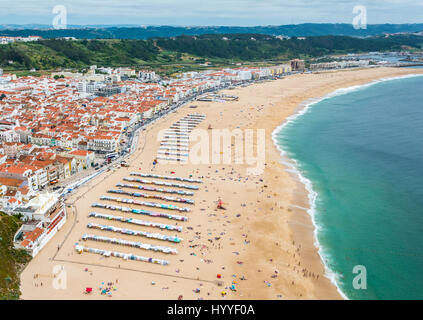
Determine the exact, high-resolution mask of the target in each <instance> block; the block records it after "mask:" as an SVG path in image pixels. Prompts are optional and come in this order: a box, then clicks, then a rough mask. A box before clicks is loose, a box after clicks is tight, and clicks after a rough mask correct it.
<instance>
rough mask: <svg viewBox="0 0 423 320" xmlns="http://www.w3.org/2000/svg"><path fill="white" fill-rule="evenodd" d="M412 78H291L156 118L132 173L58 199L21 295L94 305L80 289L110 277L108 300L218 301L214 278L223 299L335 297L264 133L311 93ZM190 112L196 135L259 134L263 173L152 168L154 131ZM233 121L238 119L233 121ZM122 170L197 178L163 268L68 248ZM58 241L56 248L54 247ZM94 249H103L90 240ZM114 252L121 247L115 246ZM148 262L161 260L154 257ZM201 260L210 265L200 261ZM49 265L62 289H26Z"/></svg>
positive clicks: (296, 186) (293, 181)
mask: <svg viewBox="0 0 423 320" xmlns="http://www.w3.org/2000/svg"><path fill="white" fill-rule="evenodd" d="M412 72H415V73H418V70H417V69H409V70H405V69H395V68H379V69H364V70H363V69H361V70H342V71H336V72H328V73H320V74H304V75H293V76H290V77H287V78H284V79H281V80H277V81H273V82H266V83H260V84H254V85H252V86H249V87H245V88H237V89H234V90H231V91H228V90H224V92H231V93H233V94H235V95H239V101H236V102H226V103H217V102H212V103H208V102H196V105H198V107H197V109H195V110H192V109H190V108H189V104H187V105H185V106H183V107H181V108H180V109H178V111H177V112H175V113H172V114H169V115H167V116H166V117H165V118H163V119H160V120H159V121H157V122H156V123H155V125H154V126H151V127H150V128H148V129H147V130H146V131H144V132H141V133H140V136H139V140H138V145H137V150H136V151H135V152H134V154H133V155H131V156H130V157H129V159H128V162H129V163H130V167H131V168H128V169H127V168H119V169H115V170H111V172H108V173H104V174H102V175H100V176H99V177H95V178H94V179H92V180H91V181H90V182H88V183H87V184H86V185H84V186H81V188H80V190H78V191H77V192H75V193H74V194H73V195H71V196H70V198H69V199H68V201H67V203H68V204H70V203H72V204H73V208H72V209H70V208H69V209H68V222H67V223H66V224H65V226H64V227H63V228H62V230H60V232H58V234H57V235H56V236H55V238H53V239H52V240H51V241H50V243H48V244H47V245H46V247H45V248H44V249H43V250H42V251H41V252H40V253H39V255H38V256H37V257H35V258H34V259H33V261H31V263H30V264H29V265H28V267H27V268H26V269H25V270H24V272H23V273H22V275H21V291H22V293H23V294H22V298H23V299H51V297H52V295H53V294H54V298H55V299H101V298H104V297H102V296H100V295H98V294H96V295H92V296H85V295H83V294H82V293H81V292H82V289H83V288H84V287H85V286H92V287H94V288H96V287H98V284H99V283H100V282H101V281H109V280H110V279H111V278H112V279H115V278H116V280H117V278H118V279H119V288H118V291H117V292H116V294H114V296H113V298H112V299H115V298H117V299H169V300H175V299H177V297H178V295H181V294H182V295H183V296H184V299H197V298H199V297H201V298H205V299H222V296H221V294H220V293H221V291H222V288H221V287H218V286H217V285H216V274H217V273H220V274H221V275H222V280H223V281H224V283H225V286H228V285H230V283H231V281H232V280H233V279H236V281H237V291H236V292H231V291H230V290H226V291H228V295H227V296H226V298H227V299H340V298H341V296H340V294H339V292H337V290H336V287H335V286H334V285H333V283H331V282H330V280H329V279H328V278H326V277H325V274H326V272H325V269H324V264H323V261H322V260H321V257H320V256H319V253H318V249H317V248H316V245H315V244H316V239H315V237H314V232H315V227H314V225H313V221H312V219H311V217H310V215H309V214H308V213H307V210H309V207H308V204H309V201H308V196H309V194H308V193H307V190H306V189H305V187H304V184H303V183H302V182H301V181H300V180H299V179H298V177H295V172H294V173H292V172H289V170H288V168H287V166H286V164H284V163H283V158H281V153H280V151H279V150H278V149H277V146H276V145H275V144H274V143H273V132H274V131H275V130H276V129H277V128H278V127H279V126H281V123H284V122H285V121H287V119H289V117H292V116H294V115H295V114H296V112H297V111H298V110H299V107H300V106H301V104H302V103H303V102H304V101H310V100H311V98H313V97H321V96H325V95H327V94H330V93H331V92H334V91H336V90H337V89H339V88H342V87H348V86H353V85H359V84H363V83H368V82H370V81H374V80H376V79H381V78H383V77H386V76H392V75H394V76H395V75H406V74H409V73H412ZM422 73H423V70H422ZM303 108H304V105H303ZM300 109H301V108H300ZM192 112H198V113H205V114H206V115H207V119H206V121H204V123H202V124H201V125H200V126H199V128H200V129H204V130H207V125H209V124H210V125H212V127H213V128H217V129H219V128H228V129H230V130H233V129H235V128H236V127H240V128H242V129H245V128H252V129H260V128H266V145H267V148H266V164H267V166H266V167H265V170H264V173H263V174H262V175H260V176H257V177H255V176H250V177H249V176H247V175H246V174H245V170H246V169H247V168H248V166H247V165H235V164H231V165H222V164H219V165H194V164H186V165H185V164H184V165H180V166H174V165H164V164H160V165H158V166H153V165H152V160H153V159H154V158H155V156H156V153H157V148H158V145H159V141H156V140H157V139H155V137H157V136H158V132H159V131H160V130H161V129H164V128H168V127H169V125H170V124H172V123H173V122H174V121H176V120H178V119H180V118H181V117H183V116H184V115H186V114H188V113H192ZM275 115H276V116H275ZM233 119H237V121H236V123H233V122H234V121H233ZM146 141H149V143H146ZM278 164H279V165H278ZM228 169H232V171H231V172H229V171H230V170H228ZM130 171H144V172H148V171H152V172H154V173H157V174H167V175H169V172H171V171H175V174H176V176H179V177H188V176H189V175H193V178H197V177H204V179H203V180H204V184H203V185H202V186H201V190H200V191H198V192H196V194H195V196H194V197H193V199H194V200H195V203H196V204H195V207H194V209H193V212H192V213H190V214H189V215H190V220H189V221H188V223H187V224H184V232H183V235H182V238H184V241H183V242H182V243H181V244H179V245H178V247H177V249H178V251H179V253H178V254H177V255H176V256H172V257H170V258H169V260H170V262H171V264H170V265H169V266H167V267H159V266H156V265H146V264H142V263H139V262H138V263H137V262H130V261H126V262H120V261H117V260H113V259H114V258H108V260H107V259H104V258H99V257H98V256H94V255H90V254H83V255H77V254H76V253H75V252H74V248H73V244H74V243H75V242H78V241H80V237H81V236H82V234H83V233H85V232H86V230H87V229H86V223H87V222H95V221H92V220H89V219H88V217H87V213H88V212H89V211H90V210H91V209H90V204H91V203H92V202H93V201H97V200H98V199H99V196H101V195H102V194H106V193H105V192H107V190H108V188H110V187H111V186H113V185H114V184H116V183H118V182H122V179H123V178H124V177H125V176H127V175H128V172H130ZM219 197H223V201H224V202H225V205H227V210H226V211H217V210H216V209H215V202H216V200H217V199H218V198H219ZM72 201H73V202H72ZM96 211H97V210H96ZM119 215H121V214H119ZM122 215H123V214H122ZM125 216H127V215H126V214H125ZM152 220H153V219H152ZM155 221H159V220H155ZM163 222H164V221H163ZM73 224H74V225H73ZM110 224H111V223H110ZM72 225H73V226H72ZM120 226H122V225H120ZM71 227H72V230H71ZM188 227H189V228H190V229H189V228H188ZM185 228H187V229H186V230H185ZM68 234H69V239H68ZM122 238H124V239H128V240H129V239H130V237H123V236H122ZM207 238H209V239H207ZM217 238H218V240H216V239H217ZM209 240H212V241H209ZM247 240H248V241H247ZM149 242H152V243H157V242H154V241H149ZM61 243H63V246H62V247H60V249H58V248H57V245H58V244H61ZM96 247H101V248H110V246H107V245H103V244H101V245H100V244H97V243H96ZM113 250H114V249H113ZM119 251H123V250H120V248H119ZM151 255H153V254H151ZM56 256H57V259H56ZM52 257H53V258H52ZM155 257H163V256H160V255H159V254H155ZM203 258H204V259H203ZM205 259H207V260H211V261H212V262H210V263H209V262H207V263H205V262H206V261H205ZM238 262H241V263H238ZM58 263H60V264H61V265H63V266H64V268H65V269H66V271H67V274H68V288H67V290H59V291H58V290H54V289H52V287H51V286H48V285H46V283H48V282H50V281H51V278H48V279H49V280H45V281H47V282H45V284H44V287H40V286H35V282H36V281H35V280H34V275H35V274H40V273H41V274H44V275H45V277H47V275H49V277H51V270H52V268H53V267H54V266H55V265H57V264H58ZM121 263H123V265H124V267H122V268H121V267H120V264H121ZM84 267H85V268H84ZM85 269H89V270H88V271H86V270H85ZM135 272H137V273H135ZM46 274H47V275H46ZM134 275H136V279H137V280H136V284H137V286H136V287H138V288H140V287H141V288H144V289H146V288H148V290H137V288H134V287H135V286H134ZM312 275H313V276H312ZM315 275H317V278H316V276H315ZM319 275H320V277H319ZM234 276H235V277H234ZM241 277H245V278H246V281H243V279H241ZM69 280H72V281H69ZM37 281H38V280H37ZM43 281H44V280H43ZM152 281H154V282H155V285H154V286H152V284H151V282H152ZM199 286H200V287H201V293H194V292H193V289H194V288H196V287H199ZM108 299H109V298H108Z"/></svg>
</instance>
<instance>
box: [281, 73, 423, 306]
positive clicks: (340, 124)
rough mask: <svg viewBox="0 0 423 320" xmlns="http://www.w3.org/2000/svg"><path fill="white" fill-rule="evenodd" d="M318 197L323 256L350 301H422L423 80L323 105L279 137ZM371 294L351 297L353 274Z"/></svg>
mask: <svg viewBox="0 0 423 320" xmlns="http://www.w3.org/2000/svg"><path fill="white" fill-rule="evenodd" d="M274 138H275V140H276V142H277V144H278V145H279V146H280V147H281V148H282V149H283V150H284V151H286V152H287V155H288V156H289V157H290V158H291V159H294V160H295V161H296V162H297V168H298V170H299V171H300V172H301V174H302V175H303V176H304V177H305V178H306V179H308V180H309V181H311V184H312V188H313V191H314V192H315V193H317V198H316V201H315V210H314V211H315V212H314V221H315V224H316V225H317V227H318V228H317V237H318V241H319V243H320V246H321V248H322V249H321V255H322V257H323V259H324V261H325V263H326V265H327V266H328V267H329V269H330V270H331V271H332V272H333V273H334V275H335V277H336V283H337V285H338V287H339V288H340V290H341V291H342V292H343V293H344V294H345V295H346V296H347V297H348V298H349V299H423V77H410V78H402V79H395V80H389V81H383V82H378V83H376V84H373V85H371V86H365V87H361V88H359V89H355V90H351V91H349V92H348V93H344V94H340V95H335V96H333V97H330V98H327V99H324V100H322V101H320V102H318V103H316V104H314V105H312V106H311V107H310V108H308V109H307V111H306V112H305V113H304V114H302V115H301V116H298V117H297V118H295V120H293V121H291V122H289V123H287V124H286V125H285V126H284V127H283V128H282V129H281V130H280V131H278V132H275V135H274ZM356 265H362V266H364V267H365V268H366V270H367V289H366V290H356V289H354V288H353V284H352V283H353V279H354V277H355V276H356V274H353V268H354V266H356Z"/></svg>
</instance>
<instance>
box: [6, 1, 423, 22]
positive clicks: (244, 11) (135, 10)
mask: <svg viewBox="0 0 423 320" xmlns="http://www.w3.org/2000/svg"><path fill="white" fill-rule="evenodd" d="M56 5H64V6H65V7H66V9H67V23H68V24H70V25H72V24H80V25H93V24H136V25H164V24H166V25H185V26H187V25H227V26H230V25H240V26H252V25H282V24H298V23H304V22H316V23H323V22H328V23H334V22H344V23H351V22H352V20H353V18H354V14H353V8H354V6H356V5H364V6H366V8H367V22H368V23H369V24H374V23H423V0H359V1H355V0H353V1H351V0H208V1H205V0H13V1H12V0H0V24H33V23H38V24H51V23H52V21H53V18H54V16H55V15H54V14H53V13H52V10H53V7H54V6H56Z"/></svg>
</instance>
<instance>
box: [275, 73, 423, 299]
mask: <svg viewBox="0 0 423 320" xmlns="http://www.w3.org/2000/svg"><path fill="white" fill-rule="evenodd" d="M421 76H423V74H409V75H405V76H397V77H387V78H381V79H379V80H375V81H372V82H369V83H366V84H363V85H356V86H351V87H347V88H341V89H338V90H335V91H334V92H332V93H329V94H327V95H325V96H323V97H320V98H315V99H310V100H307V101H305V102H303V103H301V104H300V108H299V110H298V111H297V112H296V113H295V114H293V115H292V116H289V117H288V118H286V120H285V121H284V122H283V123H282V124H281V125H280V126H278V127H277V128H276V129H275V130H274V131H273V133H272V139H273V143H274V144H275V146H276V148H277V149H278V150H279V152H280V154H281V156H282V159H281V162H282V164H284V165H285V166H286V167H287V168H288V169H287V171H288V172H292V173H294V174H296V175H297V176H298V178H299V179H300V181H301V183H302V184H304V186H305V188H306V190H307V193H308V201H309V206H310V208H309V209H308V210H307V213H308V214H309V215H310V217H311V220H312V223H313V226H314V239H315V242H314V245H315V246H316V248H317V249H318V253H319V256H320V259H321V261H322V262H323V265H324V268H325V276H326V277H327V278H328V279H329V280H330V281H331V282H332V283H333V284H334V285H335V287H336V288H337V291H338V292H339V294H340V295H341V296H342V297H343V298H344V299H346V300H348V297H347V295H346V294H345V293H344V292H343V291H342V290H341V288H340V287H339V285H338V282H339V281H338V280H339V275H337V274H336V272H334V271H333V270H332V269H331V268H330V267H329V266H328V265H327V264H326V262H325V261H331V256H330V254H329V253H328V252H325V250H324V248H323V247H322V246H321V245H320V243H319V239H318V234H319V231H321V230H322V229H323V226H320V225H318V224H317V223H316V213H317V212H316V201H317V198H318V193H317V192H315V191H314V190H313V183H312V182H311V181H310V180H309V179H307V178H306V177H305V176H304V175H303V174H302V172H301V171H300V169H299V166H298V162H297V160H296V159H294V158H292V157H290V154H289V153H288V152H287V151H285V150H283V148H282V145H281V143H279V142H278V140H277V138H278V134H279V133H281V132H282V131H283V129H284V128H285V127H286V126H288V125H289V124H291V123H292V122H294V121H296V120H298V118H299V117H301V116H302V115H304V114H305V113H307V112H309V111H310V109H311V107H312V106H313V105H315V104H317V103H319V102H322V101H324V100H326V99H330V98H333V97H336V96H340V95H344V94H347V93H351V92H354V91H358V90H361V89H364V88H367V87H370V86H373V85H375V84H377V83H381V82H385V81H391V80H399V79H406V78H414V77H421Z"/></svg>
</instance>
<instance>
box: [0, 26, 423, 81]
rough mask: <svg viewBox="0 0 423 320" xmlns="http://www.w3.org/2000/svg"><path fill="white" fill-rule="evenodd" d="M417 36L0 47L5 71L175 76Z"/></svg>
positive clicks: (416, 46) (411, 46)
mask: <svg viewBox="0 0 423 320" xmlns="http://www.w3.org/2000/svg"><path fill="white" fill-rule="evenodd" d="M422 45H423V37H421V36H417V35H395V36H389V37H386V36H376V37H369V38H354V37H347V36H318V37H308V38H306V39H298V38H291V39H289V40H281V39H279V38H276V37H274V36H270V35H262V34H227V35H221V34H211V35H202V36H179V37H176V38H156V39H150V40H55V39H52V40H42V41H38V42H32V43H13V44H9V45H2V46H0V67H2V68H4V69H5V71H16V70H21V71H22V70H30V69H36V70H57V69H61V68H66V69H74V70H82V69H84V68H87V67H88V66H89V65H93V64H96V65H99V66H111V67H119V66H132V67H136V68H137V67H138V68H143V67H147V66H148V67H152V68H155V69H156V70H158V71H159V72H162V73H165V74H170V73H172V72H175V71H179V72H180V71H190V70H194V69H195V70H201V69H202V68H207V67H208V66H206V65H204V63H205V62H208V63H210V64H212V65H213V66H215V67H222V66H231V65H233V64H235V63H253V62H258V61H262V62H270V63H280V62H284V61H287V60H289V59H292V58H303V59H306V60H308V59H313V58H318V57H323V56H325V55H334V54H346V53H360V52H370V51H400V50H411V51H420V50H421V49H422Z"/></svg>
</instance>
